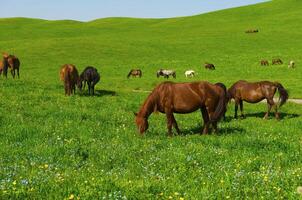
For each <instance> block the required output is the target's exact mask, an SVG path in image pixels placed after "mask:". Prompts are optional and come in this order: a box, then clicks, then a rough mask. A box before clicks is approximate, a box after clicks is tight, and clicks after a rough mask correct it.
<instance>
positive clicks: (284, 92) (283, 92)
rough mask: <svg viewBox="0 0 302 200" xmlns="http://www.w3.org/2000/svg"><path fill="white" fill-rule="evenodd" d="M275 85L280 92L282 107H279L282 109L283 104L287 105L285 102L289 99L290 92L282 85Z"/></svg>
mask: <svg viewBox="0 0 302 200" xmlns="http://www.w3.org/2000/svg"><path fill="white" fill-rule="evenodd" d="M275 85H276V87H277V88H278V91H279V95H280V98H279V101H280V105H279V107H281V106H282V105H283V104H285V102H286V101H287V99H288V92H287V90H286V89H285V88H284V87H283V86H282V85H281V84H280V83H278V82H275Z"/></svg>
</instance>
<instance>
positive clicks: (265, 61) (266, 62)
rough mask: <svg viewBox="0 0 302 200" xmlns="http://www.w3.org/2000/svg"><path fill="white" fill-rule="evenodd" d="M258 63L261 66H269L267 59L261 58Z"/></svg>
mask: <svg viewBox="0 0 302 200" xmlns="http://www.w3.org/2000/svg"><path fill="white" fill-rule="evenodd" d="M260 64H261V66H269V63H268V61H267V60H261V61H260Z"/></svg>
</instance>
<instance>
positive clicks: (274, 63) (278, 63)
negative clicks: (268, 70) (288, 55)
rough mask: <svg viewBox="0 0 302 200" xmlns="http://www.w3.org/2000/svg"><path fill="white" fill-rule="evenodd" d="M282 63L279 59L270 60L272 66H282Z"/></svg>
mask: <svg viewBox="0 0 302 200" xmlns="http://www.w3.org/2000/svg"><path fill="white" fill-rule="evenodd" d="M282 64H283V62H282V60H281V59H280V58H276V59H273V60H272V65H282Z"/></svg>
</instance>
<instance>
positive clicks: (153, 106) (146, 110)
mask: <svg viewBox="0 0 302 200" xmlns="http://www.w3.org/2000/svg"><path fill="white" fill-rule="evenodd" d="M158 98H159V96H158V87H156V88H155V89H154V90H153V91H152V92H151V94H149V96H148V97H147V99H146V100H145V102H144V103H143V105H142V107H141V109H140V111H139V113H138V115H139V116H141V117H144V118H148V117H149V116H150V115H151V114H152V113H153V112H158V110H157V101H158Z"/></svg>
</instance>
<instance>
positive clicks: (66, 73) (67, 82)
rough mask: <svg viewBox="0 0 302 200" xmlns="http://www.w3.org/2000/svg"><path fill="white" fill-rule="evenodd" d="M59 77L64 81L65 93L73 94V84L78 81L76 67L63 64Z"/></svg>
mask: <svg viewBox="0 0 302 200" xmlns="http://www.w3.org/2000/svg"><path fill="white" fill-rule="evenodd" d="M60 79H61V81H64V89H65V95H68V96H69V95H71V94H72V93H73V94H75V88H76V87H75V86H76V84H77V82H78V81H79V73H78V70H77V68H76V67H75V66H74V65H72V64H65V65H63V66H62V67H61V70H60Z"/></svg>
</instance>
